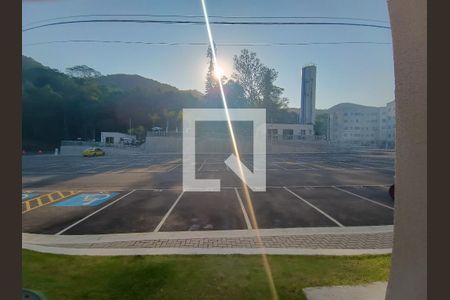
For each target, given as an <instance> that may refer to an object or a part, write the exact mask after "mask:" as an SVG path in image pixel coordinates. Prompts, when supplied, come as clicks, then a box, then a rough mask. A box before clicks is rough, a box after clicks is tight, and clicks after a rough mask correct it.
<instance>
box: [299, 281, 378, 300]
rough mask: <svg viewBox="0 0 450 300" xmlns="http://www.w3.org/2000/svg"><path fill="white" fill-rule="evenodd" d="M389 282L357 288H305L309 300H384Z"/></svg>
mask: <svg viewBox="0 0 450 300" xmlns="http://www.w3.org/2000/svg"><path fill="white" fill-rule="evenodd" d="M386 288H387V282H374V283H370V284H366V285H356V286H330V287H314V288H305V289H303V291H304V292H305V295H306V298H307V299H308V300H349V299H351V300H384V298H385V295H386Z"/></svg>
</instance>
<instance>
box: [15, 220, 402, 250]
mask: <svg viewBox="0 0 450 300" xmlns="http://www.w3.org/2000/svg"><path fill="white" fill-rule="evenodd" d="M393 231H394V226H393V225H385V226H354V227H309V228H277V229H260V230H259V235H260V236H262V237H263V236H287V235H316V234H333V235H335V234H336V235H338V234H364V233H368V234H371V233H390V232H393ZM257 233H258V232H257V230H254V229H252V230H210V231H172V232H145V233H116V234H87V235H47V234H33V233H22V242H24V243H29V244H40V245H45V244H75V243H102V242H120V241H142V240H151V239H193V238H246V237H255V236H256V235H257Z"/></svg>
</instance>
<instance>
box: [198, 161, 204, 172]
mask: <svg viewBox="0 0 450 300" xmlns="http://www.w3.org/2000/svg"><path fill="white" fill-rule="evenodd" d="M205 162H206V159H205V160H204V161H203V162H202V164H201V165H200V168H198V170H197V171H198V172H200V171H201V170H202V168H203V166H204V165H205Z"/></svg>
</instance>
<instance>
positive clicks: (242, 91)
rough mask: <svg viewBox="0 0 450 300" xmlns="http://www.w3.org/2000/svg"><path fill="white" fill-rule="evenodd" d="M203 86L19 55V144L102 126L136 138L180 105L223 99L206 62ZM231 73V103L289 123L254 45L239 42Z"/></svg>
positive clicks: (176, 116)
mask: <svg viewBox="0 0 450 300" xmlns="http://www.w3.org/2000/svg"><path fill="white" fill-rule="evenodd" d="M208 58H209V63H210V68H209V69H208V73H207V76H206V90H207V92H206V94H205V95H203V94H202V93H200V92H198V91H192V90H188V91H182V90H179V89H177V88H175V87H173V86H170V85H168V84H163V83H160V82H157V81H155V80H152V79H147V78H144V77H141V76H138V75H127V74H113V75H106V76H102V75H101V74H100V73H99V72H98V71H96V70H94V69H92V68H90V67H88V66H85V65H81V66H74V67H71V68H67V70H66V73H62V72H60V71H58V70H54V69H51V68H48V67H45V66H43V65H42V64H40V63H38V62H36V61H35V60H33V59H32V58H29V57H26V56H22V146H23V149H25V150H27V151H28V150H32V151H33V150H38V149H41V150H53V148H54V147H57V146H59V143H60V141H61V140H64V139H67V140H74V139H83V140H94V139H96V140H99V138H100V132H102V131H118V132H128V131H129V127H130V121H131V123H132V127H133V128H132V130H131V131H132V132H134V133H137V134H138V135H139V137H140V138H143V137H145V132H146V131H147V130H150V129H151V128H152V127H155V126H157V127H161V128H164V129H165V128H168V129H169V131H176V130H177V129H178V130H180V129H181V128H180V127H181V123H182V122H181V118H182V116H181V111H182V109H183V108H198V107H202V108H214V107H215V108H221V107H223V103H222V100H221V97H220V91H219V89H218V85H217V79H214V78H213V74H212V72H213V70H212V69H211V54H210V50H209V51H208ZM234 69H235V70H234V73H233V75H232V77H233V79H230V80H228V79H226V78H225V77H224V78H222V80H223V82H224V92H225V94H226V97H227V101H228V106H229V107H230V108H245V107H258V108H266V109H267V120H268V121H269V122H284V123H292V122H296V121H297V116H296V114H295V113H292V112H290V111H288V108H287V105H286V103H287V99H286V98H283V97H282V93H283V89H282V88H280V87H277V86H276V85H275V84H274V82H275V80H276V78H277V76H278V73H277V72H276V71H275V70H274V69H271V68H268V67H266V66H265V65H263V64H262V63H261V62H260V60H259V59H258V58H257V57H256V53H254V52H249V51H248V50H246V49H244V50H243V51H241V54H240V55H239V56H235V57H234Z"/></svg>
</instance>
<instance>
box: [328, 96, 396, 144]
mask: <svg viewBox="0 0 450 300" xmlns="http://www.w3.org/2000/svg"><path fill="white" fill-rule="evenodd" d="M328 113H329V115H330V124H329V127H330V140H331V141H333V142H337V143H342V144H348V145H359V146H373V147H382V148H394V147H395V102H394V101H391V102H389V103H387V105H386V106H385V107H372V106H364V105H359V104H353V103H340V104H337V105H335V106H333V107H331V108H330V109H328Z"/></svg>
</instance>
